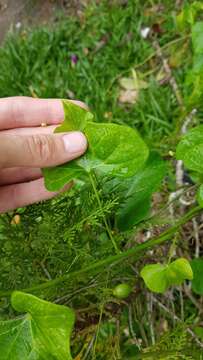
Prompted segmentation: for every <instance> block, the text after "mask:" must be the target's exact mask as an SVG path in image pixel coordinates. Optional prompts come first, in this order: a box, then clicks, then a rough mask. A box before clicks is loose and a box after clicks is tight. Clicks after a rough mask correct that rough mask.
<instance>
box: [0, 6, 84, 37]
mask: <svg viewBox="0 0 203 360" xmlns="http://www.w3.org/2000/svg"><path fill="white" fill-rule="evenodd" d="M87 2H88V1H84V0H83V1H82V0H52V1H51V0H38V1H36V0H0V42H2V40H3V39H4V37H5V35H6V33H7V32H8V31H9V30H10V29H13V30H14V31H15V29H19V28H20V27H23V26H36V25H39V24H46V23H49V22H51V21H53V20H54V19H55V18H56V16H57V14H58V13H59V12H61V11H63V12H64V13H66V14H67V15H70V14H72V13H74V14H77V12H78V11H82V9H83V7H84V6H85V5H87Z"/></svg>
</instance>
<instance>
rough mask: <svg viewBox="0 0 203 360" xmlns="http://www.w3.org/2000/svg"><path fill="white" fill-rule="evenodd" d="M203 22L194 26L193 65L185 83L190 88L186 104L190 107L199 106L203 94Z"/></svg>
mask: <svg viewBox="0 0 203 360" xmlns="http://www.w3.org/2000/svg"><path fill="white" fill-rule="evenodd" d="M202 44H203V22H202V21H199V22H196V23H195V24H194V25H193V27H192V46H193V67H192V69H191V70H190V71H189V72H188V73H187V76H186V81H185V85H186V88H188V98H186V100H185V101H186V104H187V106H188V108H194V107H198V106H199V105H200V104H201V103H202V95H203V75H202V74H203V45H202Z"/></svg>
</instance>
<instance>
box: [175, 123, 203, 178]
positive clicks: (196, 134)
mask: <svg viewBox="0 0 203 360" xmlns="http://www.w3.org/2000/svg"><path fill="white" fill-rule="evenodd" d="M176 157H177V159H179V160H183V162H184V165H185V166H186V168H188V169H189V170H193V171H197V172H199V173H203V125H199V126H197V127H195V128H194V129H192V130H190V131H189V132H188V133H187V134H186V135H185V136H183V138H182V140H181V141H180V142H179V144H178V146H177V149H176Z"/></svg>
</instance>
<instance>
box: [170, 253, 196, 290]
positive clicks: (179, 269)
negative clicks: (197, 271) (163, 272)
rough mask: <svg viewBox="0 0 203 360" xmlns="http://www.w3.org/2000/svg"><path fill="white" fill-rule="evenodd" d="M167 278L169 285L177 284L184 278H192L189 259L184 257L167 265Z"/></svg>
mask: <svg viewBox="0 0 203 360" xmlns="http://www.w3.org/2000/svg"><path fill="white" fill-rule="evenodd" d="M167 278H168V282H169V283H170V284H171V285H179V284H181V283H182V282H183V281H184V280H185V279H187V280H192V279H193V272H192V268H191V266H190V263H189V261H188V260H186V259H184V258H180V259H177V260H175V261H173V262H172V263H171V264H170V265H169V266H168V267H167Z"/></svg>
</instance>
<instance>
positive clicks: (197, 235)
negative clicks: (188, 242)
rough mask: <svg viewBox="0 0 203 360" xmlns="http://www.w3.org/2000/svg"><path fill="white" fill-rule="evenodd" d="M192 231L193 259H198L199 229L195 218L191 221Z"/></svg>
mask: <svg viewBox="0 0 203 360" xmlns="http://www.w3.org/2000/svg"><path fill="white" fill-rule="evenodd" d="M192 224H193V229H194V237H195V257H196V258H198V257H199V248H200V239H199V229H198V225H197V220H196V219H195V218H193V219H192Z"/></svg>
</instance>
